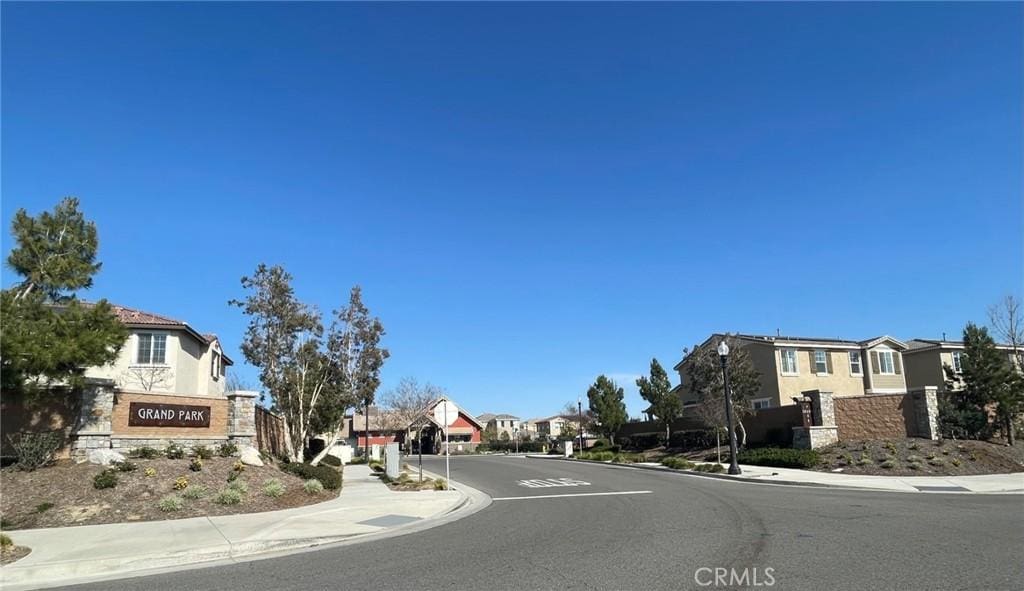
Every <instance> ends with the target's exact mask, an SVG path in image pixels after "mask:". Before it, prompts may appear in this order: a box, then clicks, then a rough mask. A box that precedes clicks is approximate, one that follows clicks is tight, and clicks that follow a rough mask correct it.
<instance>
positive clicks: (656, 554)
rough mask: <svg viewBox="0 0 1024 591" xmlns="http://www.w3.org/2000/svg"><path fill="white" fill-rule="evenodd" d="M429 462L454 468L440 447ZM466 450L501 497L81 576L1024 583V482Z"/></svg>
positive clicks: (242, 580) (329, 581)
mask: <svg viewBox="0 0 1024 591" xmlns="http://www.w3.org/2000/svg"><path fill="white" fill-rule="evenodd" d="M413 461H415V460H414V459H413ZM425 466H426V467H427V468H428V469H430V470H433V471H435V472H443V470H444V462H443V460H441V459H437V458H429V459H427V460H425ZM451 466H452V479H453V480H455V481H457V482H464V483H465V484H468V485H470V486H472V487H474V488H477V489H479V490H481V491H483V492H485V493H487V494H488V495H490V496H491V497H493V498H494V499H495V500H494V502H493V503H492V504H491V506H490V507H488V508H486V509H484V510H483V511H480V512H478V513H476V514H474V515H471V516H469V517H467V518H465V519H461V520H459V521H456V522H454V523H450V524H447V525H443V526H440V527H437V528H433V529H430V530H427V531H423V532H420V533H414V534H409V535H405V536H400V537H397V538H391V539H386V540H380V541H377V542H366V543H363V544H355V545H350V546H343V547H338V548H327V549H322V550H316V551H312V552H306V553H302V554H295V555H291V556H286V557H281V558H273V559H267V560H260V561H254V562H248V563H241V564H235V565H229V566H219V567H213V568H206V569H197V570H189V571H182V572H177V573H171V574H164V575H156V576H151V577H144V578H137V579H124V580H120V581H107V582H103V583H98V584H94V585H88V586H82V587H76V588H77V589H96V590H99V589H103V590H108V589H112V590H118V589H146V590H154V591H159V590H167V591H181V590H184V589H232V590H234V589H238V590H257V589H274V590H278V589H281V590H284V589H288V590H291V589H295V590H300V589H301V590H303V591H310V590H317V589H339V590H340V589H346V590H348V589H360V590H364V589H365V590H384V589H387V590H391V589H411V590H417V591H422V590H424V589H428V590H429V589H470V590H473V591H478V590H481V589H486V590H492V589H494V590H496V589H515V590H519V591H521V590H525V589H557V590H559V591H564V590H567V589H715V588H718V589H723V588H730V589H735V588H749V589H763V588H772V589H784V590H789V589H795V590H809V591H825V590H832V589H837V590H838V589H852V590H866V589H871V590H880V589H900V590H914V589H922V590H936V589H978V590H985V591H992V590H1001V589H1024V566H1022V565H1024V562H1022V560H1024V497H1021V496H1004V495H948V494H928V493H917V494H914V493H910V494H907V493H883V492H861V491H847V490H836V489H816V488H800V487H788V486H772V485H760V484H749V483H737V482H726V481H722V480H715V479H708V478H702V477H697V476H690V475H683V474H665V473H656V472H651V471H645V470H634V469H624V468H610V467H605V466H597V465H592V464H582V463H581V464H577V463H571V462H564V461H559V460H541V459H526V458H522V457H505V456H493V457H489V456H471V457H455V458H452V462H451ZM558 479H570V480H568V481H564V480H563V481H559V480H558ZM522 481H528V482H525V483H523V482H522ZM582 483H585V484H582ZM553 484H558V486H552V485H553ZM607 493H614V494H607ZM583 494H585V495H587V496H560V495H583ZM521 497H527V498H521ZM541 497H546V498H541ZM715 569H722V570H718V571H716V570H715ZM733 573H735V574H733ZM716 574H722V575H724V576H725V578H720V579H718V581H717V583H718V584H716V580H715V576H716ZM744 575H745V576H746V579H745V582H746V584H743V582H744V579H742V577H743V576H744ZM729 577H737V578H734V579H730V578H729ZM731 583H739V584H731ZM769 583H770V584H769Z"/></svg>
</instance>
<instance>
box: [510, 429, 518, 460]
mask: <svg viewBox="0 0 1024 591" xmlns="http://www.w3.org/2000/svg"><path fill="white" fill-rule="evenodd" d="M512 435H513V436H514V437H515V440H516V455H518V454H519V427H516V428H515V429H512Z"/></svg>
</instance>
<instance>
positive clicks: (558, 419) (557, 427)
mask: <svg viewBox="0 0 1024 591" xmlns="http://www.w3.org/2000/svg"><path fill="white" fill-rule="evenodd" d="M566 424H570V425H573V426H574V427H575V426H576V422H575V421H574V420H573V419H571V418H569V417H563V416H560V415H555V416H553V417H548V418H546V419H538V420H537V422H536V425H537V434H538V435H543V436H548V437H559V436H561V435H562V429H563V428H564V427H565V425H566Z"/></svg>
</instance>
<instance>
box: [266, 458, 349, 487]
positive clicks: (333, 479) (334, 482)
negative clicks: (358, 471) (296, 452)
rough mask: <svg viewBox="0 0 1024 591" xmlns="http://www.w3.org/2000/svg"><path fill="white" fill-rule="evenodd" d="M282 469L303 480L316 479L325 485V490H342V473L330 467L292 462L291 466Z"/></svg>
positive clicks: (284, 466) (287, 465)
mask: <svg viewBox="0 0 1024 591" xmlns="http://www.w3.org/2000/svg"><path fill="white" fill-rule="evenodd" d="M281 469H282V470H284V471H285V472H288V473H290V474H294V475H296V476H298V477H299V478H301V479H303V480H309V479H310V478H316V479H317V480H319V481H320V484H322V485H324V488H326V489H328V490H337V489H339V488H341V472H338V471H337V470H335V469H334V468H331V467H330V466H311V465H310V464H300V463H298V462H292V463H291V464H285V465H283V466H281Z"/></svg>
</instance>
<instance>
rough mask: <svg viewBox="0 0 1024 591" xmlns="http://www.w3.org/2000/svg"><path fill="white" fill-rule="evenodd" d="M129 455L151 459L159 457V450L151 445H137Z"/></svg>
mask: <svg viewBox="0 0 1024 591" xmlns="http://www.w3.org/2000/svg"><path fill="white" fill-rule="evenodd" d="M130 455H131V456H132V457H136V458H140V459H143V460H152V459H155V458H159V457H160V450H159V449H154V448H152V447H139V448H136V449H133V450H132V453H131V454H130Z"/></svg>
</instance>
